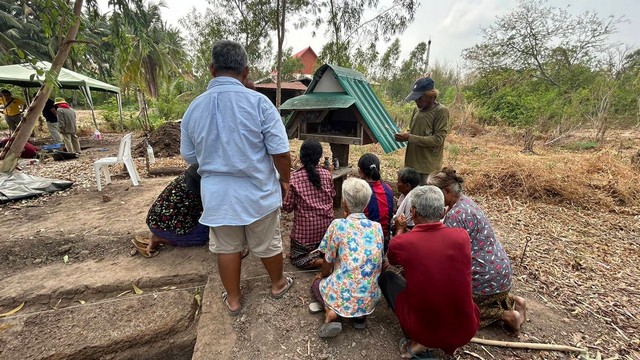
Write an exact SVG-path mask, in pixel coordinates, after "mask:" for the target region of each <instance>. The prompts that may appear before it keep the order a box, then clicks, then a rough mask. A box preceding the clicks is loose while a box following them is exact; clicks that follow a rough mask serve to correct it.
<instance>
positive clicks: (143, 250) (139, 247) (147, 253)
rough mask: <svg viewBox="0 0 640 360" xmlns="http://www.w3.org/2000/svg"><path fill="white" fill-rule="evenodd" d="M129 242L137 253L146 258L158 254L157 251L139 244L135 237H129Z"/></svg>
mask: <svg viewBox="0 0 640 360" xmlns="http://www.w3.org/2000/svg"><path fill="white" fill-rule="evenodd" d="M131 243H132V244H133V247H134V248H135V250H136V251H137V252H138V254H140V255H142V256H144V257H146V258H152V257H154V256H156V255H158V251H157V250H155V251H148V250H147V247H146V246H144V245H140V244H139V243H138V242H137V241H136V240H135V239H131Z"/></svg>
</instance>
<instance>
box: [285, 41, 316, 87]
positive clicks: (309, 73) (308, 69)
mask: <svg viewBox="0 0 640 360" xmlns="http://www.w3.org/2000/svg"><path fill="white" fill-rule="evenodd" d="M291 57H292V58H294V59H295V58H299V59H300V60H301V61H302V74H297V75H303V76H304V77H305V78H309V79H313V73H315V71H316V69H315V66H316V60H318V55H317V54H316V52H315V51H313V49H312V48H311V46H307V47H306V48H305V49H303V50H300V51H298V52H297V53H295V54H293V55H292V56H291ZM310 82H311V81H309V83H310ZM309 83H307V84H305V85H309Z"/></svg>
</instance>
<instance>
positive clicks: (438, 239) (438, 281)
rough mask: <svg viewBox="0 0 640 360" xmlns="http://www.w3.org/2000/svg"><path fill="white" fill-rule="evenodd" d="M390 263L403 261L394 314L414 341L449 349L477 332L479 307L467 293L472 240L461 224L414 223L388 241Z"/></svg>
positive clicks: (469, 292) (469, 281) (466, 341)
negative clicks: (404, 285) (458, 226)
mask: <svg viewBox="0 0 640 360" xmlns="http://www.w3.org/2000/svg"><path fill="white" fill-rule="evenodd" d="M388 257H389V262H390V263H391V264H394V265H402V267H403V268H404V271H405V277H406V279H407V288H406V290H404V291H403V292H401V293H400V294H398V296H397V297H396V303H395V313H396V316H397V317H398V320H399V321H400V325H401V326H402V329H403V330H404V331H405V332H406V333H407V335H409V337H410V338H411V339H412V340H415V341H417V342H419V343H420V344H422V345H424V346H426V347H430V348H440V349H442V350H444V351H445V352H446V353H448V354H453V352H454V351H455V350H456V349H457V348H458V347H460V346H463V345H465V344H466V343H468V342H469V340H471V338H472V337H473V336H474V335H475V334H476V331H477V330H478V326H479V324H480V311H479V310H478V307H477V306H476V305H475V304H474V303H473V297H472V292H471V245H470V240H469V235H468V234H467V232H466V231H465V230H464V229H452V228H447V227H445V226H444V225H442V224H441V223H439V222H438V223H432V224H420V225H416V227H414V228H413V230H411V231H410V232H408V233H404V234H401V235H398V236H396V237H394V238H393V239H391V242H390V243H389V253H388Z"/></svg>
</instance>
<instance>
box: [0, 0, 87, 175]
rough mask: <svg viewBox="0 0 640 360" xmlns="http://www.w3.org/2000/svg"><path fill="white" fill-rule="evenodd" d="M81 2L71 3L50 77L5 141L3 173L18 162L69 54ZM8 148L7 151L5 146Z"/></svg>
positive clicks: (77, 22)
mask: <svg viewBox="0 0 640 360" xmlns="http://www.w3.org/2000/svg"><path fill="white" fill-rule="evenodd" d="M82 4H83V0H76V2H75V4H74V5H73V15H74V18H73V24H72V25H71V27H70V28H69V31H68V32H67V36H66V37H65V39H64V41H63V42H62V45H61V46H60V48H59V49H58V53H57V54H56V57H55V58H54V59H53V61H52V63H51V69H49V73H50V76H51V78H47V81H46V82H45V83H44V85H42V87H41V88H40V90H39V91H38V93H37V94H36V97H35V98H34V99H33V102H32V103H31V106H29V108H28V109H27V113H26V114H25V116H24V118H23V119H22V121H21V122H20V125H18V129H17V131H16V133H15V139H14V140H13V142H9V143H7V146H5V148H4V150H3V151H2V154H0V159H2V160H3V161H2V166H1V167H0V171H2V172H4V173H10V172H13V170H14V169H15V168H16V164H17V163H18V159H19V158H20V154H21V153H22V150H23V149H24V145H25V144H26V143H27V141H28V140H29V135H31V132H32V131H33V128H34V126H35V125H36V122H37V121H38V118H39V117H40V114H41V113H42V109H44V105H45V103H46V102H47V99H48V98H49V95H50V94H51V90H52V82H53V80H57V79H58V75H59V74H60V69H62V64H64V62H65V61H66V60H67V57H68V56H69V51H71V46H72V45H73V43H74V41H75V39H76V35H77V34H78V28H79V27H80V16H81V15H82ZM8 146H10V148H8V151H7V147H8Z"/></svg>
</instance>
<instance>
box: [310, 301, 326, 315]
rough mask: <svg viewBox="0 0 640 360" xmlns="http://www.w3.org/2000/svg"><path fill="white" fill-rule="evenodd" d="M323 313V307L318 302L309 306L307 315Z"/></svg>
mask: <svg viewBox="0 0 640 360" xmlns="http://www.w3.org/2000/svg"><path fill="white" fill-rule="evenodd" d="M323 311H324V306H322V304H320V303H319V302H312V303H311V304H309V313H311V314H317V313H321V312H323Z"/></svg>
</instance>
